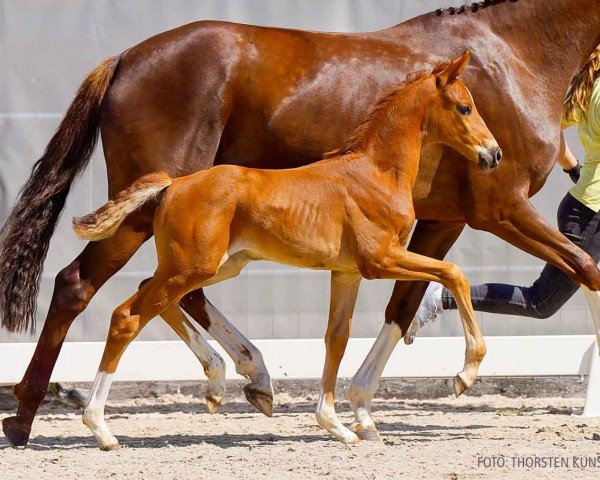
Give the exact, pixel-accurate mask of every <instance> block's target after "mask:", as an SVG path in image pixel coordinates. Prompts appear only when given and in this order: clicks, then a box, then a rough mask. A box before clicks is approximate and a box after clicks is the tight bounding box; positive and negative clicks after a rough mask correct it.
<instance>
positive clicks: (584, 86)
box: [563, 45, 600, 122]
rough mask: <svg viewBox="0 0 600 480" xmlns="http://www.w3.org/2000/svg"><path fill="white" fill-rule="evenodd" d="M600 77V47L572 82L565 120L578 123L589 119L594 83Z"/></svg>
mask: <svg viewBox="0 0 600 480" xmlns="http://www.w3.org/2000/svg"><path fill="white" fill-rule="evenodd" d="M598 77H600V45H598V46H597V47H596V49H595V50H594V51H593V53H592V54H591V55H590V58H589V59H588V61H587V62H585V65H584V66H583V67H582V68H581V70H579V72H578V73H577V75H575V77H573V80H571V85H569V89H568V90H567V98H566V99H565V103H564V106H563V119H564V120H566V121H568V122H576V121H578V120H581V118H586V117H587V111H588V107H589V104H590V97H591V96H592V90H593V89H594V83H595V82H596V80H597V79H598Z"/></svg>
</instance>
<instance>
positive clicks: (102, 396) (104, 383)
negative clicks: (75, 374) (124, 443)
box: [83, 370, 119, 450]
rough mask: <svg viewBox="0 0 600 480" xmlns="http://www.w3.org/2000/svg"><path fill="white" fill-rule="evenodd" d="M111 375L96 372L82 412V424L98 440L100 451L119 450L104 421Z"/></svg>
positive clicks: (116, 441)
mask: <svg viewBox="0 0 600 480" xmlns="http://www.w3.org/2000/svg"><path fill="white" fill-rule="evenodd" d="M112 378H113V374H112V373H106V372H103V371H101V370H98V373H97V374H96V378H95V380H94V384H93V385H92V390H91V392H90V397H89V399H88V403H87V405H86V407H85V409H84V411H83V423H84V424H85V425H86V426H87V427H88V428H89V429H90V430H91V431H92V433H93V434H94V436H95V437H96V439H97V440H98V443H99V446H100V450H114V449H115V448H119V442H118V440H117V439H116V438H115V437H114V436H113V434H112V433H110V431H109V430H108V427H107V426H106V422H105V421H104V406H105V405H106V399H107V398H108V392H110V386H111V384H112Z"/></svg>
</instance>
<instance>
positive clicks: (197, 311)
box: [179, 289, 273, 417]
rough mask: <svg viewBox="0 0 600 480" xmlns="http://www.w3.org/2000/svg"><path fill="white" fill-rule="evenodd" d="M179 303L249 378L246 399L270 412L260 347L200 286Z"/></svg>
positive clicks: (270, 391)
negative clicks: (237, 326)
mask: <svg viewBox="0 0 600 480" xmlns="http://www.w3.org/2000/svg"><path fill="white" fill-rule="evenodd" d="M179 303H180V305H181V306H182V308H183V309H184V310H185V311H186V312H187V313H189V314H190V315H191V316H192V317H193V318H194V320H196V321H197V322H198V323H199V324H200V325H201V326H202V328H204V330H206V331H207V332H208V333H210V335H211V336H212V337H213V338H214V339H215V340H216V341H217V342H218V343H219V345H221V346H222V347H223V348H224V349H225V351H226V352H227V354H228V355H229V356H230V357H231V358H232V359H233V361H234V363H235V370H236V372H237V373H239V374H240V375H242V376H243V377H246V378H248V379H250V381H251V383H249V384H247V385H245V386H244V394H245V395H246V399H247V400H248V402H250V404H251V405H252V406H253V407H255V408H256V409H257V410H258V411H259V412H262V413H264V414H265V415H267V416H268V417H270V416H272V415H273V385H272V383H271V376H270V375H269V372H268V370H267V367H266V366H265V362H264V360H263V356H262V354H261V353H260V350H258V348H256V347H255V346H254V345H253V344H252V342H250V340H248V339H247V338H246V337H244V335H242V334H241V333H240V331H239V330H238V329H237V328H235V326H234V325H233V324H231V322H229V320H227V318H225V316H224V315H223V314H222V313H221V312H220V311H219V310H218V309H217V308H216V307H215V306H214V305H213V304H212V303H210V302H209V301H208V299H207V298H206V297H205V296H204V294H203V292H202V290H201V289H198V290H195V291H193V292H190V293H188V294H187V295H185V296H184V297H183V298H182V299H181V301H180V302H179Z"/></svg>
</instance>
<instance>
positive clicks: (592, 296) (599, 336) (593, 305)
mask: <svg viewBox="0 0 600 480" xmlns="http://www.w3.org/2000/svg"><path fill="white" fill-rule="evenodd" d="M581 289H582V290H583V293H584V295H585V298H586V300H587V302H588V306H589V307H590V312H591V314H592V318H593V319H594V326H595V327H596V341H597V342H598V346H600V292H592V291H591V290H590V289H588V288H587V287H585V286H584V285H582V286H581Z"/></svg>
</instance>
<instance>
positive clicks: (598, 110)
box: [569, 79, 600, 212]
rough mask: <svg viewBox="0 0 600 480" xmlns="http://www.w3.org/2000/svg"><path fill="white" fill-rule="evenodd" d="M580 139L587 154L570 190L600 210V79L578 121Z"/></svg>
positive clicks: (585, 203) (584, 201)
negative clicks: (586, 109) (586, 112)
mask: <svg viewBox="0 0 600 480" xmlns="http://www.w3.org/2000/svg"><path fill="white" fill-rule="evenodd" d="M577 128H578V130H579V139H580V140H581V144H582V145H583V150H584V152H585V155H584V157H583V167H582V169H581V176H580V177H579V181H578V182H577V184H576V185H575V186H574V187H573V188H571V190H569V192H570V193H571V195H573V196H574V197H575V198H576V199H577V200H579V201H580V202H581V203H583V204H584V205H585V206H586V207H589V208H591V209H592V210H593V211H594V212H598V211H600V79H599V80H597V81H596V83H595V85H594V89H593V90H592V98H591V99H590V105H589V107H588V114H587V117H586V118H580V119H579V120H578V121H577Z"/></svg>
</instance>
